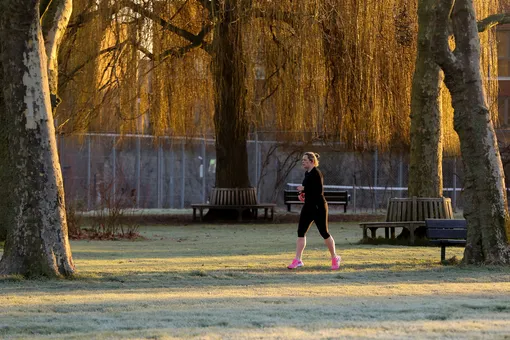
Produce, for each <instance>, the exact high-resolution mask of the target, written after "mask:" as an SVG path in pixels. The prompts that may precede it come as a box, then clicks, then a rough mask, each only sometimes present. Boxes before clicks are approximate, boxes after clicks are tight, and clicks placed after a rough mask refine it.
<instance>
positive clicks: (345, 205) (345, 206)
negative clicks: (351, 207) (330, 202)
mask: <svg viewBox="0 0 510 340" xmlns="http://www.w3.org/2000/svg"><path fill="white" fill-rule="evenodd" d="M346 212H347V204H344V213H346Z"/></svg>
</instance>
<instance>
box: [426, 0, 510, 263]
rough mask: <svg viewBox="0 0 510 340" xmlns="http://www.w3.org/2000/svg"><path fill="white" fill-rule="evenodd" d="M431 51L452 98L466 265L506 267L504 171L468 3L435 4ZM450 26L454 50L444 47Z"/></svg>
mask: <svg viewBox="0 0 510 340" xmlns="http://www.w3.org/2000/svg"><path fill="white" fill-rule="evenodd" d="M435 6H436V33H435V37H434V46H433V48H434V52H435V57H436V61H437V63H438V64H439V65H440V67H441V68H442V69H443V71H444V73H445V83H446V85H447V86H448V89H449V90H450V93H451V96H452V105H453V108H454V127H455V131H457V133H458V134H459V138H460V148H461V154H462V160H463V164H464V174H465V179H464V199H465V203H464V216H465V218H466V220H467V224H468V239H467V245H466V249H465V251H464V259H463V262H464V263H466V264H475V263H484V264H510V250H509V245H508V237H509V234H510V220H509V216H508V208H507V197H506V189H505V183H504V173H503V167H502V164H501V158H500V154H499V150H498V145H497V142H496V135H495V133H494V128H493V124H492V120H491V116H490V113H489V110H488V108H487V103H486V100H485V95H484V92H483V87H482V78H481V73H480V41H479V37H478V29H477V22H476V17H475V11H474V8H473V1H472V0H457V1H453V0H447V1H443V0H437V1H436V5H435ZM450 25H451V28H453V34H454V37H455V49H454V50H453V51H452V50H451V48H450V47H449V44H448V39H449V34H450V33H449V32H450Z"/></svg>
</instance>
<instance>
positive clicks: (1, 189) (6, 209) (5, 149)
mask: <svg viewBox="0 0 510 340" xmlns="http://www.w3.org/2000/svg"><path fill="white" fill-rule="evenodd" d="M0 48H1V46H0ZM1 53H2V51H1V50H0V55H1ZM3 83H4V77H3V69H2V61H1V60H0V84H3ZM6 118H7V117H6V114H5V102H4V94H3V91H0V159H2V160H3V161H2V162H0V183H2V185H0V242H2V241H5V238H6V236H7V229H8V227H9V226H10V225H12V221H13V220H12V218H13V215H12V205H11V202H12V200H11V198H10V192H11V188H10V184H12V183H13V181H12V178H11V174H12V173H13V171H12V170H11V169H10V165H11V163H10V162H8V161H7V159H8V158H9V140H8V138H7V132H8V124H7V123H8V121H7V119H6Z"/></svg>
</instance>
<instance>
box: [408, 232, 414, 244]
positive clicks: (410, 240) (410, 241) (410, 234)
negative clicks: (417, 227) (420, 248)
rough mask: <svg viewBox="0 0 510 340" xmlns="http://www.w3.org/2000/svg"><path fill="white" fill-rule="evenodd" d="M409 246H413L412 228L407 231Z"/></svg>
mask: <svg viewBox="0 0 510 340" xmlns="http://www.w3.org/2000/svg"><path fill="white" fill-rule="evenodd" d="M409 244H411V245H413V244H414V228H410V229H409Z"/></svg>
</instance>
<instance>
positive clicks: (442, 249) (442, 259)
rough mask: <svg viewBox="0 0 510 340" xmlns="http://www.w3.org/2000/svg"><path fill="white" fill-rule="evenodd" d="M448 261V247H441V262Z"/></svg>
mask: <svg viewBox="0 0 510 340" xmlns="http://www.w3.org/2000/svg"><path fill="white" fill-rule="evenodd" d="M445 259H446V246H444V245H442V246H441V262H443V261H444V260H445Z"/></svg>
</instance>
